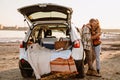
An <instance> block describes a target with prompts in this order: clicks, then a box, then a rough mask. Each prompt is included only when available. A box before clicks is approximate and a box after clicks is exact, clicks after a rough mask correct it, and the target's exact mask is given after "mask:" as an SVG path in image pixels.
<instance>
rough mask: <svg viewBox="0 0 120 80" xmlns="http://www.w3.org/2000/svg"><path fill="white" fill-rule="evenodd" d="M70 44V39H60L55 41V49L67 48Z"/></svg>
mask: <svg viewBox="0 0 120 80" xmlns="http://www.w3.org/2000/svg"><path fill="white" fill-rule="evenodd" d="M69 46H70V41H63V39H60V40H59V41H56V42H55V45H54V47H55V50H58V49H61V48H63V49H64V50H66V49H67V48H68V47H69Z"/></svg>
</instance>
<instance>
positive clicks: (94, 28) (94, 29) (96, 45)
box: [90, 19, 101, 75]
mask: <svg viewBox="0 0 120 80" xmlns="http://www.w3.org/2000/svg"><path fill="white" fill-rule="evenodd" d="M93 22H94V24H93ZM90 23H91V24H90V25H91V34H92V37H91V38H92V40H93V49H94V51H95V55H96V70H97V73H98V74H99V75H100V51H101V45H100V44H101V41H100V35H101V28H100V24H99V21H98V19H91V20H90Z"/></svg>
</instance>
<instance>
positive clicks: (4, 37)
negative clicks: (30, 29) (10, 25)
mask: <svg viewBox="0 0 120 80" xmlns="http://www.w3.org/2000/svg"><path fill="white" fill-rule="evenodd" d="M24 37H25V31H13V30H0V42H20V41H22V40H23V39H24Z"/></svg>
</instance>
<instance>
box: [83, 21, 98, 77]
mask: <svg viewBox="0 0 120 80" xmlns="http://www.w3.org/2000/svg"><path fill="white" fill-rule="evenodd" d="M91 24H92V25H93V24H94V25H95V24H96V22H92V23H90V22H89V23H88V24H86V25H83V27H82V42H83V47H84V52H85V55H86V61H87V63H88V70H87V73H86V75H89V76H97V77H99V75H98V73H97V72H96V70H95V69H94V67H93V61H94V59H93V58H95V55H94V54H93V47H92V43H93V42H92V39H91V37H92V36H91V29H92V28H91Z"/></svg>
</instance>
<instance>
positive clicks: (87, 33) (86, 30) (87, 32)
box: [82, 25, 92, 50]
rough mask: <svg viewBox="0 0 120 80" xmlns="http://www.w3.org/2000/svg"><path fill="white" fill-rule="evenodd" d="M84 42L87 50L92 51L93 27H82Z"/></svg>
mask: <svg viewBox="0 0 120 80" xmlns="http://www.w3.org/2000/svg"><path fill="white" fill-rule="evenodd" d="M82 42H83V47H84V49H85V50H91V47H92V39H91V27H90V26H89V25H83V27H82Z"/></svg>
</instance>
